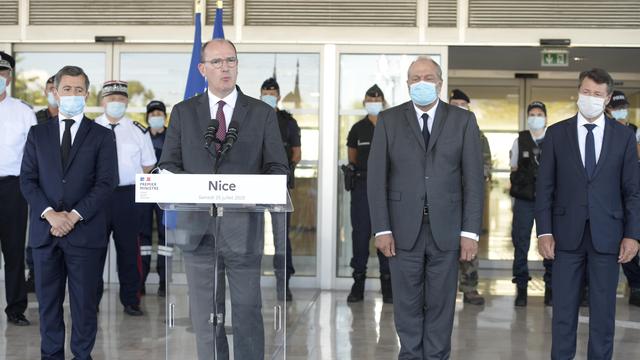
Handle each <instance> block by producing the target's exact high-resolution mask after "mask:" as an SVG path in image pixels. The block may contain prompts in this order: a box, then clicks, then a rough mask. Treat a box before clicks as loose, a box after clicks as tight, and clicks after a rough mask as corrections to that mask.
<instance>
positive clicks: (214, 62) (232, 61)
mask: <svg viewBox="0 0 640 360" xmlns="http://www.w3.org/2000/svg"><path fill="white" fill-rule="evenodd" d="M225 62H226V63H227V65H228V66H229V67H230V68H234V67H236V65H238V58H237V57H235V56H230V57H228V58H224V59H220V58H218V59H211V60H207V61H203V62H202V63H203V64H210V65H211V66H213V67H214V68H215V69H220V68H221V67H222V64H223V63H225Z"/></svg>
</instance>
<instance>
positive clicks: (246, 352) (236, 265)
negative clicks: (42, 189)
mask: <svg viewBox="0 0 640 360" xmlns="http://www.w3.org/2000/svg"><path fill="white" fill-rule="evenodd" d="M212 117H213V116H212V114H211V111H210V108H209V97H208V93H205V94H203V95H199V96H196V97H193V98H191V99H188V100H185V101H183V102H181V103H179V104H177V105H176V106H174V108H173V110H172V112H171V123H170V125H169V129H168V130H167V135H166V139H165V144H164V148H163V151H162V158H161V159H160V162H159V164H158V166H159V167H160V168H162V169H166V170H169V171H171V172H173V173H190V174H212V173H213V172H214V166H215V162H216V158H215V155H212V154H210V153H209V152H208V151H207V150H205V149H204V146H203V145H204V137H203V134H204V132H205V130H206V128H207V126H209V124H210V123H211V118H212ZM230 120H232V121H237V122H238V129H239V135H238V140H237V142H236V144H235V145H234V147H233V148H232V149H231V150H230V151H229V152H228V153H227V155H226V157H225V158H224V161H223V162H222V163H221V166H220V168H219V171H218V173H221V174H287V172H288V164H287V158H286V155H285V152H284V149H283V147H282V140H281V138H280V131H279V129H278V123H277V119H276V113H275V112H274V111H273V109H272V108H271V107H269V106H268V105H266V104H265V103H263V102H262V101H259V100H256V99H253V98H251V97H248V96H246V95H244V94H242V93H241V92H240V91H239V90H238V97H237V100H236V104H235V107H234V110H233V115H232V117H231V119H230ZM211 148H213V145H212V146H211ZM263 229H264V218H263V216H262V214H259V213H230V212H225V213H224V216H222V217H218V218H213V217H210V216H209V214H208V213H206V212H179V213H178V214H177V226H176V228H175V229H172V230H168V231H167V234H166V237H167V243H168V245H169V244H170V245H174V244H175V245H178V246H179V247H181V248H182V250H183V252H184V258H185V271H186V273H187V281H188V283H189V299H190V305H191V313H192V314H193V316H192V322H193V327H194V330H195V332H196V337H197V345H198V357H199V358H200V359H210V358H212V357H213V348H214V346H216V347H217V349H218V356H219V358H225V357H228V354H227V350H226V349H227V341H226V336H225V334H224V324H221V323H218V327H217V331H216V338H217V340H216V341H215V342H214V337H213V333H214V332H213V328H212V325H211V324H209V321H208V320H209V317H208V316H207V314H210V313H213V312H214V300H213V299H214V278H215V277H214V274H215V273H216V268H217V271H218V272H219V274H220V277H219V279H220V283H221V285H220V286H218V287H217V288H216V296H218V297H219V298H220V297H222V296H223V295H224V282H223V281H224V275H225V274H226V276H227V278H228V281H229V289H230V295H231V304H232V318H233V319H232V320H233V321H232V323H233V336H234V354H235V357H236V358H238V359H262V358H263V357H264V332H263V321H262V313H261V307H262V303H261V293H260V261H261V259H262V250H263V235H264V230H263ZM220 305H222V304H220ZM216 312H217V313H224V309H220V308H218V309H217V311H216ZM202 314H205V315H202Z"/></svg>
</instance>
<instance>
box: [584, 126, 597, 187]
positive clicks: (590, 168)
mask: <svg viewBox="0 0 640 360" xmlns="http://www.w3.org/2000/svg"><path fill="white" fill-rule="evenodd" d="M584 127H585V128H587V131H588V132H587V139H586V141H585V142H584V169H585V170H586V171H587V177H588V178H589V179H591V177H592V176H593V172H594V171H595V170H596V142H595V140H594V139H593V129H594V128H595V127H596V125H595V124H584Z"/></svg>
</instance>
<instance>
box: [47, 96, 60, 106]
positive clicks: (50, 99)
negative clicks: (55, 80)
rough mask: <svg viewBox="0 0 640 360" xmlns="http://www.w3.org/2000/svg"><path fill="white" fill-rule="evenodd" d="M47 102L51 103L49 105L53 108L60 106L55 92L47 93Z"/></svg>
mask: <svg viewBox="0 0 640 360" xmlns="http://www.w3.org/2000/svg"><path fill="white" fill-rule="evenodd" d="M47 103H48V104H49V106H51V107H52V108H57V107H58V102H57V101H56V97H55V96H53V93H52V92H50V93H48V94H47Z"/></svg>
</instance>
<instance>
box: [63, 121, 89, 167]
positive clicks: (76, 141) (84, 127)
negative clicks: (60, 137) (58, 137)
mask: <svg viewBox="0 0 640 360" xmlns="http://www.w3.org/2000/svg"><path fill="white" fill-rule="evenodd" d="M89 121H91V120H89V119H88V118H87V117H86V116H85V117H83V118H82V120H81V121H80V124H79V125H78V132H76V136H75V137H74V138H73V145H71V152H70V153H69V161H68V162H67V167H66V168H64V171H63V172H62V173H63V174H66V173H67V170H69V166H71V163H72V162H73V159H74V158H75V157H76V154H78V149H79V148H80V147H81V146H82V142H83V141H84V139H86V137H87V133H89V126H90V124H89ZM58 131H60V127H59V126H58ZM60 162H62V160H60Z"/></svg>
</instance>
